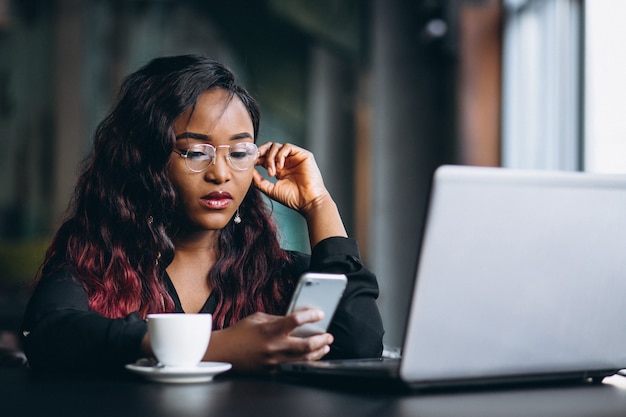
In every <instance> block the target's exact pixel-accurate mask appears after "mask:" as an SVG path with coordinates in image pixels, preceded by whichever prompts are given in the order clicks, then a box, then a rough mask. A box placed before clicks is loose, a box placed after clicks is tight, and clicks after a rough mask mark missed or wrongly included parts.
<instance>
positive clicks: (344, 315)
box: [309, 237, 384, 359]
mask: <svg viewBox="0 0 626 417" xmlns="http://www.w3.org/2000/svg"><path fill="white" fill-rule="evenodd" d="M309 270H310V271H312V272H326V273H340V274H345V275H346V276H347V277H348V285H347V287H346V290H345V292H344V294H343V297H342V298H341V301H340V302H339V306H338V307H337V311H336V312H335V315H334V317H333V320H332V322H331V324H330V327H329V329H328V331H329V333H331V334H332V335H333V336H334V338H335V341H334V343H333V344H332V345H331V351H330V352H329V353H328V355H326V358H327V359H331V358H332V359H339V358H368V357H380V356H381V355H382V351H383V342H382V339H383V334H384V330H383V325H382V320H381V317H380V313H379V311H378V307H377V305H376V299H377V298H378V294H379V290H378V282H377V280H376V276H375V275H374V274H373V273H372V272H370V271H368V270H367V269H366V268H365V267H364V266H363V264H362V263H361V259H360V255H359V249H358V245H357V242H356V241H355V240H354V239H350V238H342V237H332V238H328V239H325V240H323V241H321V242H320V243H318V244H317V245H316V246H315V247H314V248H313V250H312V253H311V263H310V267H309Z"/></svg>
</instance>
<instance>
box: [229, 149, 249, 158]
mask: <svg viewBox="0 0 626 417" xmlns="http://www.w3.org/2000/svg"><path fill="white" fill-rule="evenodd" d="M247 156H248V152H246V151H232V152H231V153H230V157H231V158H233V159H244V158H246V157H247Z"/></svg>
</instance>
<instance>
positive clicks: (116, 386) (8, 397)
mask: <svg viewBox="0 0 626 417" xmlns="http://www.w3.org/2000/svg"><path fill="white" fill-rule="evenodd" d="M609 380H611V382H610V383H603V384H595V385H591V384H590V385H576V386H562V385H561V386H548V387H541V388H539V387H506V388H502V387H501V388H490V389H486V388H483V389H480V390H477V389H472V390H455V391H438V392H431V393H426V392H408V393H407V392H393V391H391V390H388V389H387V390H385V389H379V387H378V386H376V387H374V388H373V386H372V385H371V384H370V383H367V382H366V381H362V382H360V383H354V382H353V383H351V384H348V385H345V386H338V384H337V383H332V384H324V383H319V382H316V383H315V384H313V383H308V382H307V383H302V382H294V381H288V380H285V379H284V378H281V377H277V376H265V377H252V376H237V375H229V374H228V373H227V374H225V375H221V376H219V377H217V378H216V379H215V380H213V381H211V382H207V383H200V384H186V385H182V384H163V383H156V382H149V381H146V380H143V379H141V378H140V377H136V376H134V375H126V374H123V375H118V376H112V377H99V376H93V375H91V376H89V375H67V374H38V373H35V372H33V371H30V370H28V369H0V415H1V416H4V417H12V416H43V415H59V416H66V417H67V416H69V417H71V416H122V417H123V416H151V417H159V416H177V417H185V416H220V417H228V416H265V415H267V416H272V417H281V416H290V417H292V416H298V417H307V416H341V417H351V416H355V417H356V416H358V417H367V416H375V417H392V416H442V417H443V416H445V417H449V416H480V417H490V416H498V417H506V416H531V415H532V416H542V417H549V416H568V417H576V416H593V417H601V416H620V417H623V416H625V415H626V378H623V377H619V376H615V377H611V378H609ZM339 385H340V384H339ZM381 388H382V386H381Z"/></svg>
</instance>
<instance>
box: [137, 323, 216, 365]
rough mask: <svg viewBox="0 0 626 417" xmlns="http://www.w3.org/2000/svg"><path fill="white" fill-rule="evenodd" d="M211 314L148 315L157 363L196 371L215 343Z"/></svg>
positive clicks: (149, 333) (149, 329)
mask: <svg viewBox="0 0 626 417" xmlns="http://www.w3.org/2000/svg"><path fill="white" fill-rule="evenodd" d="M212 322H213V317H212V315H211V314H183V313H161V314H148V337H149V338H150V345H151V346H152V351H153V352H154V355H155V356H156V358H157V360H158V361H159V362H160V363H161V364H163V365H165V366H172V367H195V366H196V365H198V363H199V362H200V361H201V360H202V357H203V356H204V353H205V352H206V349H207V347H208V346H209V340H210V339H211V325H212Z"/></svg>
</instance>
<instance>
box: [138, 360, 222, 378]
mask: <svg viewBox="0 0 626 417" xmlns="http://www.w3.org/2000/svg"><path fill="white" fill-rule="evenodd" d="M230 368H232V365H231V364H230V363H227V362H200V363H199V364H198V365H197V366H195V367H193V368H176V367H167V366H165V367H160V366H155V365H154V362H152V361H149V360H146V359H140V360H138V361H137V362H135V363H130V364H128V365H126V369H128V370H129V371H131V372H134V373H136V374H139V375H143V376H144V377H146V378H147V379H149V380H152V381H156V382H168V383H172V384H192V383H198V382H208V381H211V380H212V379H213V377H214V376H215V375H217V374H221V373H222V372H226V371H228V370H229V369H230Z"/></svg>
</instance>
